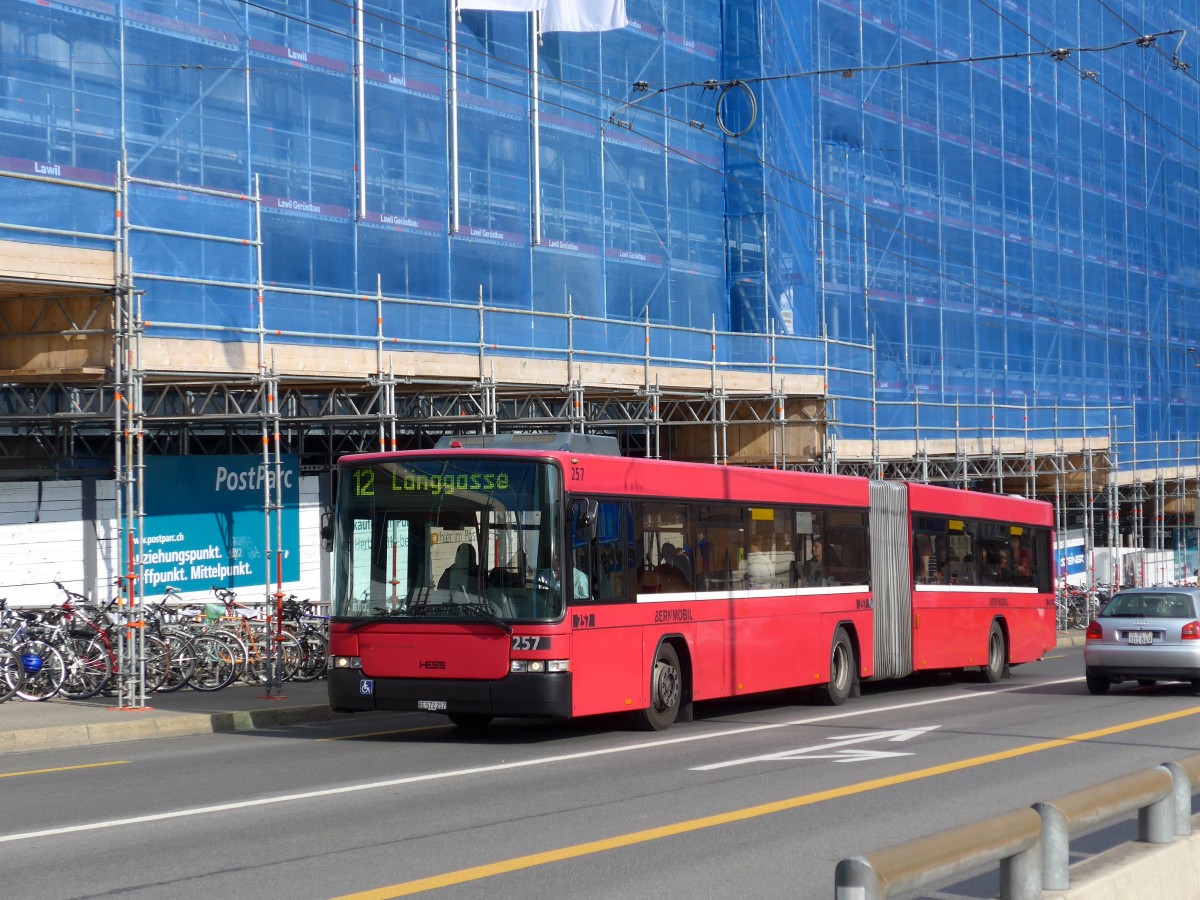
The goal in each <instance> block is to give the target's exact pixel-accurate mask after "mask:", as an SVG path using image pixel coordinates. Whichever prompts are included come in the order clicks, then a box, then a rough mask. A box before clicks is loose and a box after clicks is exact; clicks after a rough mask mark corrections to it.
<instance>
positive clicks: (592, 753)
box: [0, 677, 1083, 844]
mask: <svg viewBox="0 0 1200 900" xmlns="http://www.w3.org/2000/svg"><path fill="white" fill-rule="evenodd" d="M1082 680H1083V678H1081V677H1075V678H1061V679H1058V680H1057V681H1039V682H1037V683H1035V684H1023V685H1015V686H1013V687H1006V688H994V689H993V690H990V691H987V692H986V693H970V694H953V695H951V696H948V697H935V698H933V699H930V700H914V701H912V702H910V703H896V704H894V705H892V706H883V707H878V708H874V709H854V710H847V711H844V712H838V713H830V714H829V715H824V716H813V717H811V718H807V719H793V720H791V721H787V722H774V723H770V724H764V725H747V726H744V727H740V728H729V729H726V730H724V731H714V732H709V733H705V734H690V735H682V736H680V737H674V738H666V739H663V740H658V741H646V742H643V743H640V744H630V745H628V746H625V747H609V748H606V749H603V750H586V751H583V752H581V753H564V754H561V755H558V756H543V757H538V758H537V759H527V760H523V761H519V762H510V763H497V764H495V765H490V766H476V767H472V768H468V769H453V770H451V771H448V772H429V773H427V774H425V775H410V776H408V777H406V778H390V779H388V780H386V781H372V782H368V783H366V784H350V785H344V786H342V787H336V788H325V789H324V790H319V791H300V792H297V793H294V794H280V795H279V796H276V797H260V798H258V799H254V800H238V801H235V802H232V803H215V804H213V805H211V806H192V807H188V808H186V809H176V810H170V811H168V812H161V813H151V814H149V815H144V816H130V817H128V818H123V819H105V820H103V821H100V822H85V823H83V824H81V825H66V826H63V827H60V828H43V829H41V830H38V831H23V832H19V833H17V834H6V835H0V844H8V843H13V842H15V841H27V840H31V839H33V838H40V837H54V836H57V835H63V834H77V833H79V832H82V831H103V830H106V829H110V828H120V827H123V826H127V825H145V824H148V823H151V822H165V821H168V820H170V819H185V818H189V817H191V816H201V815H207V814H210V813H220V812H231V811H233V810H239V809H254V808H256V807H263V806H274V805H277V804H280V803H293V802H296V801H300V800H315V799H317V798H320V797H337V796H340V795H343V794H356V793H361V792H362V791H375V790H380V789H383V788H391V787H400V786H402V785H408V784H421V783H425V782H430V781H444V780H447V779H451V778H463V777H467V776H471V775H486V774H491V773H494V772H505V771H511V770H513V769H528V768H533V767H535V766H547V765H552V764H554V763H562V762H571V761H574V760H579V759H592V758H595V757H598V756H609V755H612V754H615V753H629V752H632V751H635V750H662V749H664V748H668V747H673V746H675V745H677V744H688V743H693V742H695V741H708V740H716V739H718V738H726V737H737V736H738V735H742V734H753V733H754V732H757V731H771V730H774V729H778V728H791V727H793V726H796V725H818V724H821V723H823V722H834V721H837V720H839V719H852V718H856V717H858V716H867V715H874V714H876V713H888V712H895V711H897V710H903V709H918V708H920V707H923V706H934V705H936V704H939V703H952V702H954V701H957V700H977V699H979V698H981V697H990V696H995V695H997V694H1008V693H1014V692H1016V691H1024V690H1029V689H1031V688H1042V687H1046V686H1047V685H1052V684H1068V683H1071V682H1076V681H1082Z"/></svg>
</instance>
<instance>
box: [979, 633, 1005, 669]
mask: <svg viewBox="0 0 1200 900" xmlns="http://www.w3.org/2000/svg"><path fill="white" fill-rule="evenodd" d="M1007 665H1008V648H1007V647H1005V645H1004V632H1003V631H1001V630H1000V623H998V622H992V630H991V631H989V632H988V646H987V665H985V666H982V667H981V668H980V669H979V680H980V681H984V682H987V683H988V684H995V683H996V682H998V681H999V680H1000V679H1001V678H1003V677H1004V669H1005V667H1006V666H1007Z"/></svg>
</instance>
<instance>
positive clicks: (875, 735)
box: [692, 725, 942, 772]
mask: <svg viewBox="0 0 1200 900" xmlns="http://www.w3.org/2000/svg"><path fill="white" fill-rule="evenodd" d="M941 727H942V726H941V725H926V726H924V727H922V728H903V729H898V730H896V731H872V732H868V733H866V734H852V735H849V736H848V737H843V738H830V739H829V740H828V742H826V743H824V744H814V745H813V746H812V747H801V748H800V749H798V750H784V751H782V752H780V753H768V754H766V755H764V756H747V757H746V758H744V759H731V760H729V761H728V762H719V763H712V764H710V765H707V766H694V767H693V768H692V771H693V772H709V771H711V770H713V769H723V768H725V767H726V766H741V765H745V764H747V763H754V762H776V761H778V760H784V759H837V760H839V761H840V762H850V760H849V759H847V758H846V756H845V754H849V753H853V754H860V755H859V756H858V758H859V759H869V758H875V759H883V758H885V757H888V756H911V755H912V754H911V753H891V752H888V751H884V750H880V751H871V750H855V751H840V752H839V753H838V754H834V755H833V756H830V755H828V751H829V750H831V749H833V748H834V747H845V746H846V745H848V744H864V743H867V742H868V741H911V740H912V739H913V738H915V737H920V736H921V735H923V734H927V733H929V732H930V731H933V730H934V729H937V728H941ZM876 753H877V754H878V755H876V756H873V755H872V754H876Z"/></svg>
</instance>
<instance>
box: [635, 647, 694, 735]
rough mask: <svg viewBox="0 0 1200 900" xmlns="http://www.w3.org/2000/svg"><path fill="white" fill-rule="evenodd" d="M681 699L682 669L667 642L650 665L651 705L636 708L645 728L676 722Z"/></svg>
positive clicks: (661, 728)
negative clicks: (639, 708)
mask: <svg viewBox="0 0 1200 900" xmlns="http://www.w3.org/2000/svg"><path fill="white" fill-rule="evenodd" d="M682 701H683V669H682V668H681V667H680V665H679V654H678V653H676V652H675V648H674V647H672V646H671V645H670V644H665V643H664V644H660V645H659V647H658V653H657V654H655V657H654V665H653V666H651V667H650V705H649V706H648V707H646V708H645V709H643V710H639V711H638V721H639V722H640V724H641V726H642V728H644V729H645V730H646V731H665V730H666V729H668V728H670V727H671V726H672V725H674V724H675V719H676V717H678V715H679V707H680V704H681V703H682Z"/></svg>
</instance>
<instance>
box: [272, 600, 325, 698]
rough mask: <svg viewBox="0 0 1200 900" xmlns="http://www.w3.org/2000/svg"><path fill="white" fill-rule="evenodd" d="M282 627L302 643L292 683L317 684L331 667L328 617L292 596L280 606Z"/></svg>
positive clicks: (309, 604)
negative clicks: (309, 682) (328, 667)
mask: <svg viewBox="0 0 1200 900" xmlns="http://www.w3.org/2000/svg"><path fill="white" fill-rule="evenodd" d="M281 607H282V612H283V624H282V627H283V628H284V629H285V630H287V631H288V632H290V633H291V634H293V635H295V637H296V640H297V641H299V642H300V663H299V666H298V667H297V669H296V673H295V674H294V675H293V676H292V680H293V681H316V680H317V679H318V678H320V677H322V676H323V675H324V674H325V672H326V668H327V666H328V664H329V617H328V616H319V615H317V614H316V613H315V612H313V607H312V604H311V603H309V602H307V601H300V600H297V599H296V596H295V595H294V594H293V595H291V596H290V597H288V598H287V599H286V600H284V601H283V603H282V604H281Z"/></svg>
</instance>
